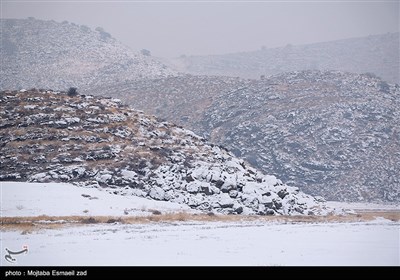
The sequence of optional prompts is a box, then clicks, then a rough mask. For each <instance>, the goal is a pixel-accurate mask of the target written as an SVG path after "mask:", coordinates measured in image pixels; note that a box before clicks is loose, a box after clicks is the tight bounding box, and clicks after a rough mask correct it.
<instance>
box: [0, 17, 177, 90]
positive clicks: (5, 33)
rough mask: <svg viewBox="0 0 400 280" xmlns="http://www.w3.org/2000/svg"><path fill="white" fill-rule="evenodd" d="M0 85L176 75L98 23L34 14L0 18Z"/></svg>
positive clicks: (86, 83)
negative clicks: (91, 25) (93, 25)
mask: <svg viewBox="0 0 400 280" xmlns="http://www.w3.org/2000/svg"><path fill="white" fill-rule="evenodd" d="M0 24H1V29H0V36H1V64H2V67H1V72H0V76H1V80H0V90H1V89H3V90H4V89H15V88H19V89H21V88H33V87H37V88H52V89H56V90H66V89H68V88H69V87H78V88H79V89H80V91H81V92H85V91H86V90H88V89H90V88H91V87H95V86H99V85H111V84H114V83H117V82H122V81H132V80H138V79H143V78H156V77H166V76H170V75H175V74H176V73H175V72H174V71H172V70H170V69H168V68H167V67H166V66H165V65H163V64H161V63H159V62H157V61H155V60H153V59H152V58H151V57H148V56H143V55H142V54H140V53H135V52H133V51H132V50H130V49H129V48H127V47H125V46H123V45H122V44H120V43H119V42H117V41H116V40H115V39H114V38H112V37H111V35H110V34H108V33H107V32H105V31H104V30H103V29H102V28H96V30H94V31H93V30H91V29H90V28H88V27H86V26H79V25H76V24H73V23H68V22H63V23H57V22H55V21H43V20H36V19H1V21H0Z"/></svg>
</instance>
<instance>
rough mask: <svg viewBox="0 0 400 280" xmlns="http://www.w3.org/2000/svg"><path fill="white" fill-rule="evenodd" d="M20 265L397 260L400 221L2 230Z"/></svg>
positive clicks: (361, 262) (5, 244)
mask: <svg viewBox="0 0 400 280" xmlns="http://www.w3.org/2000/svg"><path fill="white" fill-rule="evenodd" d="M1 244H2V258H1V264H2V265H10V264H9V263H7V262H6V261H5V260H4V257H3V255H4V252H5V251H4V248H5V247H7V248H8V249H10V250H15V251H17V250H21V248H22V247H23V246H24V245H27V246H28V248H29V252H28V254H26V255H24V254H23V255H18V256H15V257H16V258H17V264H18V265H129V266H135V265H235V266H236V265H396V266H397V265H399V264H400V263H399V224H396V223H393V222H388V221H386V220H382V221H375V222H372V223H346V224H344V223H336V224H274V223H264V224H262V223H259V222H258V223H249V222H246V223H221V222H207V223H204V222H203V223H190V222H185V223H154V224H140V225H88V226H80V227H67V228H63V229H56V230H46V231H40V232H35V233H32V234H26V235H21V234H20V232H13V231H7V232H2V236H1Z"/></svg>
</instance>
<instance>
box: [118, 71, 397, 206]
mask: <svg viewBox="0 0 400 280" xmlns="http://www.w3.org/2000/svg"><path fill="white" fill-rule="evenodd" d="M226 79H227V78H222V77H214V78H210V79H209V80H208V78H207V77H190V76H187V77H180V78H179V79H178V78H170V79H161V80H158V82H157V83H154V82H151V81H146V82H142V83H141V84H130V85H129V86H128V85H126V86H125V87H122V86H120V87H117V89H118V90H116V91H115V94H116V95H117V96H119V97H121V98H123V99H124V100H127V101H128V102H129V103H130V104H132V105H133V106H135V107H136V108H139V109H143V110H146V112H150V113H156V112H157V113H158V115H160V116H161V117H163V118H166V119H167V120H173V121H174V122H177V123H178V124H183V125H185V126H186V127H188V128H190V129H192V130H193V131H195V132H196V133H198V134H199V135H203V136H204V137H206V138H208V139H209V140H211V141H212V142H213V143H217V144H220V145H223V146H225V147H227V148H228V149H229V150H231V151H232V152H233V153H235V155H236V156H239V157H243V158H245V159H246V160H247V161H248V162H249V163H251V165H252V166H254V167H256V168H259V169H261V170H263V171H264V172H265V173H267V174H271V173H272V174H275V175H278V176H279V177H280V178H281V179H282V180H284V181H285V182H288V183H289V184H293V185H295V186H298V187H300V189H301V190H302V191H305V192H307V193H310V194H313V195H322V196H324V197H326V198H328V199H331V200H350V201H397V202H398V201H400V176H399V174H400V169H399V166H400V152H399V151H400V126H399V124H400V111H399V108H400V104H399V103H400V90H399V86H397V85H392V84H388V83H386V82H384V81H382V80H380V79H379V78H376V77H374V76H373V75H358V74H350V73H342V72H337V71H326V72H320V71H300V72H291V73H285V74H281V75H277V76H273V77H269V78H266V79H263V80H241V79H232V80H231V81H230V82H229V83H228V82H227V80H226ZM207 84H208V85H207ZM206 88H214V90H210V91H208V93H209V94H206V93H203V92H207V90H205V89H206ZM144 96H145V97H144ZM163 97H164V98H163ZM151 100H154V101H153V102H151Z"/></svg>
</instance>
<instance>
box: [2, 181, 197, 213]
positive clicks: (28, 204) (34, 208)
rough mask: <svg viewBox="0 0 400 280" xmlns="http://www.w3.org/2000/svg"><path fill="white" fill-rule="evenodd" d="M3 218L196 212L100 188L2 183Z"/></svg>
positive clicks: (59, 184)
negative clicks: (152, 210)
mask: <svg viewBox="0 0 400 280" xmlns="http://www.w3.org/2000/svg"><path fill="white" fill-rule="evenodd" d="M0 201H1V206H0V208H1V209H0V214H1V216H2V217H25V216H40V215H48V216H70V215H79V216H124V215H126V213H128V215H135V216H137V215H148V214H151V213H150V212H149V211H147V210H151V209H157V210H159V211H161V212H163V213H165V212H178V211H185V212H189V211H193V210H190V208H189V206H187V205H184V204H178V203H172V202H166V201H156V200H149V199H146V198H141V197H136V196H121V195H113V194H110V193H108V192H106V191H101V190H99V189H97V188H80V187H77V186H74V185H71V184H62V183H21V182H0Z"/></svg>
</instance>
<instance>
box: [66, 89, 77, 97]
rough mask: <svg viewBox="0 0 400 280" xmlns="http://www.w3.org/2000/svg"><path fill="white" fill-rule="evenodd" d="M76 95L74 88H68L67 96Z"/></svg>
mask: <svg viewBox="0 0 400 280" xmlns="http://www.w3.org/2000/svg"><path fill="white" fill-rule="evenodd" d="M76 95H78V91H77V89H76V88H75V87H70V88H69V90H68V96H76Z"/></svg>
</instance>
